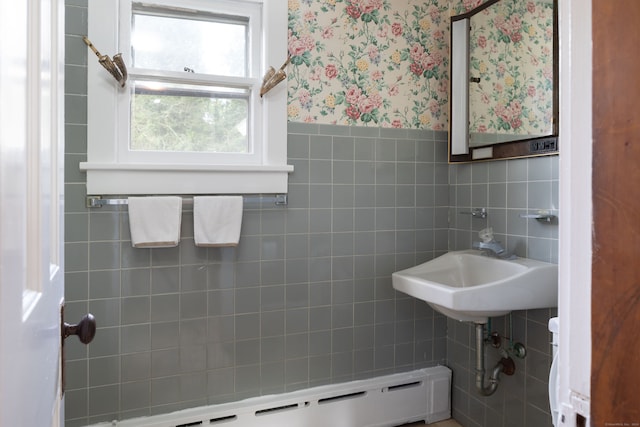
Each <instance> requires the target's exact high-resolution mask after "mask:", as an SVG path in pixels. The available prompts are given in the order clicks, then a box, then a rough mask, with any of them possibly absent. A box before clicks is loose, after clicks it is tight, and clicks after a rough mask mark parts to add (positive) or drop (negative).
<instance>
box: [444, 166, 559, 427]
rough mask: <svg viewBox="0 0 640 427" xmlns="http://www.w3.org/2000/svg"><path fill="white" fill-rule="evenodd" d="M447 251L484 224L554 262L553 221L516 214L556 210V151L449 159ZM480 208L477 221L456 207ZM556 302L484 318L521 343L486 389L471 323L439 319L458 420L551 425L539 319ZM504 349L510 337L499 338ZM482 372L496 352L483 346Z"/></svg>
mask: <svg viewBox="0 0 640 427" xmlns="http://www.w3.org/2000/svg"><path fill="white" fill-rule="evenodd" d="M449 182H450V187H449V198H450V200H451V209H450V211H449V217H450V219H451V224H450V229H449V245H450V249H451V250H461V249H468V248H470V247H471V243H472V241H473V240H477V232H478V231H479V230H480V229H482V228H485V227H492V228H493V230H494V233H495V235H496V239H497V240H500V241H502V242H503V243H504V244H505V245H506V247H507V248H508V249H509V250H510V251H512V252H514V253H516V254H517V255H518V256H523V257H528V258H533V259H538V260H541V261H547V262H553V263H557V262H558V222H557V221H554V222H552V223H551V224H548V223H540V222H538V221H536V220H533V219H523V218H520V214H524V213H534V212H537V211H538V210H550V211H551V213H553V214H554V215H559V213H558V211H557V207H558V157H557V156H553V157H538V158H530V159H518V160H508V161H500V162H487V163H474V164H464V165H451V166H450V169H449ZM481 207H485V208H487V212H488V215H487V218H486V219H485V220H482V219H476V218H472V217H471V216H470V215H467V214H461V213H460V212H468V211H470V209H471V208H481ZM555 315H557V309H555V308H553V309H541V310H527V311H516V312H513V313H512V314H511V315H510V316H504V317H501V318H494V319H491V324H490V328H491V331H497V332H499V333H500V334H501V335H502V336H503V337H511V338H512V342H521V343H523V344H524V345H525V346H526V349H527V356H526V357H525V358H524V359H517V358H514V360H515V363H516V373H515V374H514V375H513V376H505V375H502V377H501V378H502V379H501V383H500V386H499V387H498V390H497V392H496V393H495V394H494V395H493V396H489V397H482V396H480V395H479V394H478V393H477V392H476V389H475V363H476V362H475V360H476V359H475V357H476V349H475V328H474V326H473V325H468V324H465V323H461V322H457V321H455V320H451V319H447V361H448V365H449V367H451V368H452V369H453V372H454V373H453V392H452V394H453V400H452V406H453V416H454V417H455V419H456V420H458V421H459V422H460V424H462V425H463V426H465V427H512V426H518V427H521V426H522V427H539V426H545V425H551V415H550V413H549V398H548V388H547V387H548V380H549V369H550V366H551V347H550V345H549V343H550V340H551V337H550V334H549V332H548V330H547V321H548V320H549V318H550V317H553V316H555ZM503 342H504V343H505V344H504V345H505V346H506V348H508V347H509V344H510V341H509V340H508V339H506V340H505V341H503ZM485 355H486V367H485V369H486V370H487V371H489V370H490V369H491V368H493V366H495V363H496V362H497V360H498V359H499V353H498V350H495V349H493V348H491V347H487V348H486V351H485Z"/></svg>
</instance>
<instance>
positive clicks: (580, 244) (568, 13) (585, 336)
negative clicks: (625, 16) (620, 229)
mask: <svg viewBox="0 0 640 427" xmlns="http://www.w3.org/2000/svg"><path fill="white" fill-rule="evenodd" d="M559 3H560V4H559V29H560V55H559V56H560V141H561V146H562V149H561V151H560V176H559V178H560V212H562V215H561V217H560V239H559V246H560V249H559V259H560V263H559V287H558V288H559V305H558V314H559V317H560V343H559V350H558V351H559V355H560V363H559V368H558V372H559V377H560V390H559V399H560V402H559V403H560V408H561V411H562V414H563V415H565V419H566V423H564V424H560V425H562V426H563V427H564V426H572V425H575V418H576V417H575V414H576V413H580V414H581V415H583V416H585V417H588V416H589V413H588V410H589V409H588V406H589V405H588V401H589V399H590V395H591V385H590V378H591V245H592V221H593V220H592V217H593V213H592V190H591V180H592V140H593V137H592V105H591V104H592V98H591V97H592V62H591V61H592V43H591V2H590V1H587V2H585V1H583V0H562V1H560V2H559ZM578 401H582V402H586V404H581V405H579V407H574V404H575V403H576V402H578ZM585 411H586V412H587V413H584V412H585Z"/></svg>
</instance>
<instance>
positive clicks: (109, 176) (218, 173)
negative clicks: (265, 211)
mask: <svg viewBox="0 0 640 427" xmlns="http://www.w3.org/2000/svg"><path fill="white" fill-rule="evenodd" d="M116 29H117V31H116ZM114 34H117V37H114ZM286 37H287V7H286V2H283V1H281V0H246V1H237V0H235V1H228V0H152V1H151V2H147V1H145V2H136V1H131V0H117V1H114V0H92V1H90V2H89V39H90V40H91V41H92V42H93V43H94V45H95V46H96V47H97V48H98V49H100V50H101V53H102V54H109V55H113V54H115V53H116V52H121V53H122V56H123V58H124V60H125V63H126V65H127V70H128V74H129V76H128V81H127V84H126V86H125V87H124V88H120V87H119V85H118V84H117V82H116V81H115V80H114V79H113V78H112V77H111V76H110V75H109V73H107V72H106V70H104V69H103V68H102V67H101V66H100V65H99V64H98V62H97V61H95V59H94V58H90V59H89V62H88V158H87V162H84V163H82V164H81V168H82V169H83V170H86V171H87V192H88V194H197V193H274V192H275V193H284V192H286V191H287V190H286V187H287V175H288V173H289V172H291V171H292V169H293V168H292V167H291V166H288V165H287V164H286V96H287V94H286V85H284V84H283V85H281V86H282V87H278V88H276V89H274V90H272V91H271V92H269V93H268V94H267V95H265V97H263V98H261V97H260V96H259V91H260V86H261V84H262V75H263V73H264V72H265V71H266V69H267V68H268V67H269V65H279V64H280V63H282V62H283V61H284V60H285V57H284V55H285V54H286ZM116 38H117V40H116Z"/></svg>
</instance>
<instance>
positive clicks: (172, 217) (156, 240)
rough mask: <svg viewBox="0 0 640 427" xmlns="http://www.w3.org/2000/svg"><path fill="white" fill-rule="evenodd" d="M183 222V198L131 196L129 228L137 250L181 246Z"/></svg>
mask: <svg viewBox="0 0 640 427" xmlns="http://www.w3.org/2000/svg"><path fill="white" fill-rule="evenodd" d="M181 220H182V198H181V197H175V196H169V197H129V229H130V230H131V245H132V246H133V247H134V248H171V247H174V246H178V243H179V242H180V222H181Z"/></svg>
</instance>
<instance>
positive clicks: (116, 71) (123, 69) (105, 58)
mask: <svg viewBox="0 0 640 427" xmlns="http://www.w3.org/2000/svg"><path fill="white" fill-rule="evenodd" d="M82 41H84V43H85V44H86V45H87V46H89V48H90V49H91V50H92V51H93V53H95V54H96V56H97V57H98V62H99V63H100V65H102V66H103V67H104V68H105V69H106V70H107V71H108V72H109V74H111V75H112V76H113V78H114V79H116V81H117V82H118V83H120V87H124V86H125V84H126V83H127V66H126V65H125V64H124V60H123V59H122V54H121V53H118V54H116V55H114V56H113V59H111V58H109V55H102V54H101V53H100V52H99V51H98V49H96V47H95V46H94V45H93V43H91V40H89V39H88V38H87V36H82Z"/></svg>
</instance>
